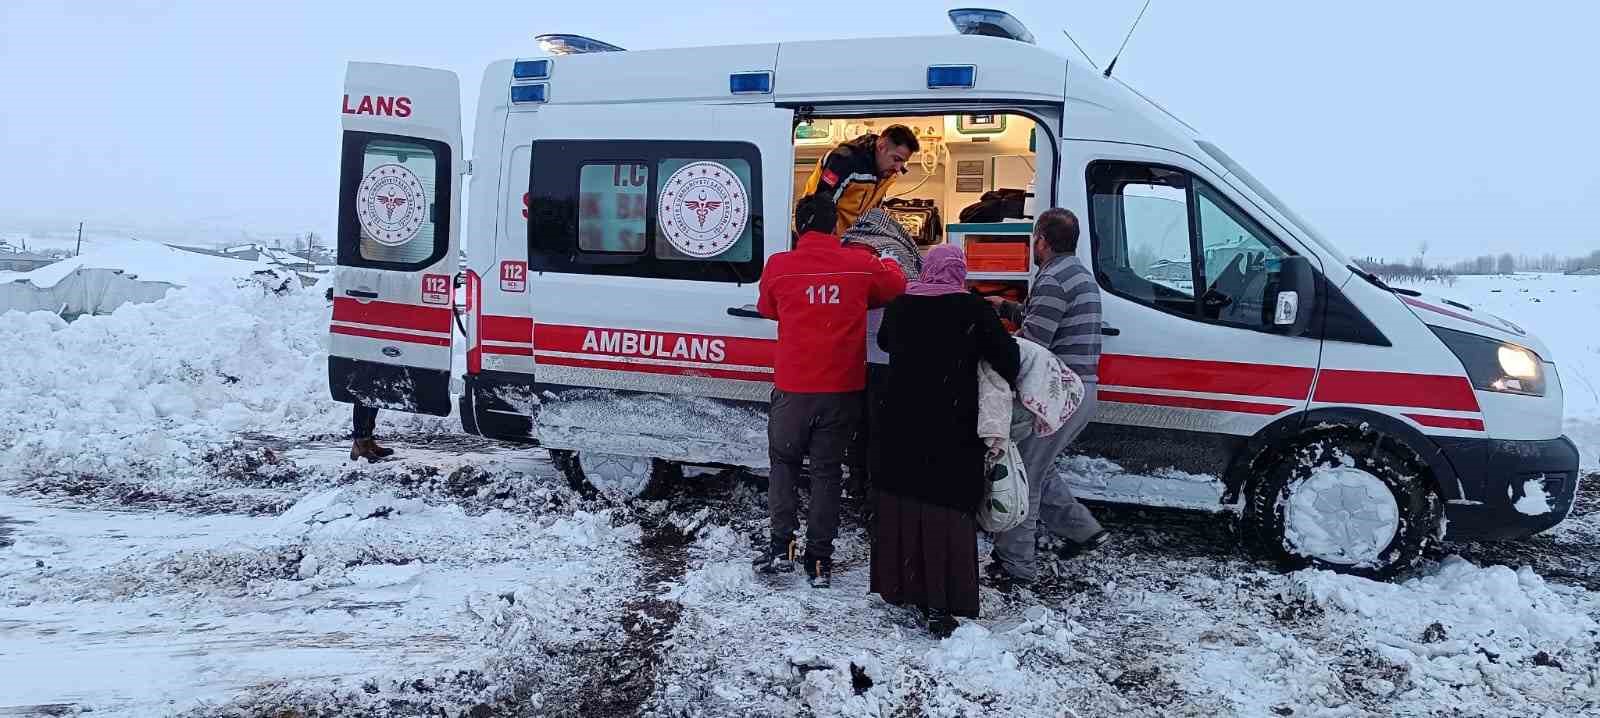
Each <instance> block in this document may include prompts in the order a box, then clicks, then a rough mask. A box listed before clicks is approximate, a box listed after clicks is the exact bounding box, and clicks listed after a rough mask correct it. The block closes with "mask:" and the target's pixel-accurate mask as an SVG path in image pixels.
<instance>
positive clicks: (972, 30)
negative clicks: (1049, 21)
mask: <svg viewBox="0 0 1600 718" xmlns="http://www.w3.org/2000/svg"><path fill="white" fill-rule="evenodd" d="M950 24H951V25H954V26H956V32H959V33H961V34H963V35H986V36H988V37H1003V38H1006V39H1008V40H1016V41H1017V42H1025V43H1028V44H1029V45H1033V44H1036V43H1035V42H1034V41H1033V33H1031V32H1028V28H1027V27H1026V26H1024V25H1023V24H1022V21H1020V20H1018V19H1016V18H1015V17H1012V16H1011V13H1008V12H1005V11H1003V10H991V9H989V8H982V7H963V8H956V9H955V10H951V11H950Z"/></svg>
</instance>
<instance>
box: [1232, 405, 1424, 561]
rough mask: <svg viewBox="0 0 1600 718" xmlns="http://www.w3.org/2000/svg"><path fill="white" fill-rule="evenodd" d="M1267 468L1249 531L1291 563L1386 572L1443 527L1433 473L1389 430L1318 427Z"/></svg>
mask: <svg viewBox="0 0 1600 718" xmlns="http://www.w3.org/2000/svg"><path fill="white" fill-rule="evenodd" d="M1261 468H1262V471H1261V472H1260V473H1259V474H1258V478H1257V479H1256V480H1255V481H1254V482H1252V485H1251V486H1250V488H1249V491H1248V493H1247V497H1246V498H1247V502H1246V505H1245V509H1244V515H1243V516H1242V517H1241V518H1242V527H1241V528H1242V529H1243V531H1242V533H1243V536H1244V538H1245V540H1246V541H1247V542H1249V543H1250V544H1252V545H1253V547H1254V548H1255V549H1256V550H1257V551H1259V552H1261V553H1263V554H1264V555H1265V556H1266V557H1267V558H1270V559H1274V560H1277V561H1278V562H1280V563H1281V564H1282V565H1283V566H1284V567H1286V568H1289V569H1300V568H1308V567H1309V568H1319V569H1325V570H1329V571H1336V572H1339V573H1345V574H1352V575H1357V576H1365V577H1367V578H1373V579H1386V578H1389V577H1392V576H1394V575H1395V574H1396V573H1399V572H1401V571H1404V570H1406V569H1409V568H1411V567H1413V566H1415V565H1416V564H1417V562H1418V561H1419V560H1421V558H1422V555H1423V553H1424V552H1425V551H1426V550H1427V549H1428V548H1429V547H1430V546H1432V545H1433V544H1434V543H1435V542H1437V541H1438V540H1439V539H1440V537H1441V535H1442V534H1443V531H1442V528H1443V521H1444V503H1443V502H1442V501H1441V500H1440V498H1439V493H1438V491H1437V490H1436V485H1435V482H1434V480H1433V476H1432V474H1431V473H1430V472H1429V471H1428V469H1427V465H1426V464H1425V463H1424V462H1423V461H1422V459H1421V458H1420V457H1418V456H1417V454H1416V452H1414V451H1412V450H1411V449H1410V448H1409V447H1408V446H1406V445H1405V444H1403V443H1401V442H1399V441H1398V440H1395V439H1393V438H1392V437H1386V436H1383V435H1379V434H1373V433H1370V432H1363V431H1360V430H1357V429H1353V428H1343V427H1340V428H1332V429H1326V430H1321V431H1318V432H1315V433H1311V434H1307V435H1301V436H1299V437H1296V438H1294V439H1291V440H1290V441H1289V442H1288V443H1287V444H1285V445H1284V446H1282V447H1281V448H1279V449H1278V450H1277V451H1275V452H1273V454H1272V455H1271V456H1270V457H1269V458H1268V459H1267V460H1266V461H1264V462H1261Z"/></svg>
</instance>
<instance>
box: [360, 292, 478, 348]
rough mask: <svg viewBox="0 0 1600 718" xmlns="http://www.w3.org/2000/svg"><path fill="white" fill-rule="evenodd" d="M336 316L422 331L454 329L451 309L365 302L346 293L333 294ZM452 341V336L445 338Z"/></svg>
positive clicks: (447, 332) (440, 331) (447, 342)
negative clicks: (451, 320) (337, 295)
mask: <svg viewBox="0 0 1600 718" xmlns="http://www.w3.org/2000/svg"><path fill="white" fill-rule="evenodd" d="M333 320H334V321H336V322H354V323H356V324H372V325H376V326H382V327H393V328H395V329H410V330H412V331H419V332H439V333H441V334H449V333H450V310H449V309H447V308H445V307H423V306H418V305H416V304H399V303H396V302H366V303H364V304H363V303H361V302H358V301H356V300H354V299H346V298H344V297H334V298H333ZM445 344H446V345H448V344H449V340H448V339H446V340H445Z"/></svg>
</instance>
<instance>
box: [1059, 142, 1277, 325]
mask: <svg viewBox="0 0 1600 718" xmlns="http://www.w3.org/2000/svg"><path fill="white" fill-rule="evenodd" d="M1088 180H1089V195H1090V197H1089V200H1090V202H1089V215H1090V217H1089V219H1090V222H1089V225H1090V232H1091V240H1092V242H1093V245H1094V261H1095V275H1096V277H1097V278H1098V279H1099V282H1100V285H1101V286H1102V287H1104V288H1105V289H1106V290H1107V291H1110V292H1112V293H1114V294H1117V295H1119V296H1121V297H1123V298H1125V299H1130V300H1132V301H1135V302H1139V303H1140V304H1145V305H1148V306H1151V307H1154V308H1156V309H1160V310H1162V311H1165V312H1168V313H1171V314H1179V315H1183V316H1188V317H1193V318H1197V319H1201V320H1205V321H1211V322H1217V323H1221V324H1228V325H1232V326H1239V327H1246V328H1251V329H1270V328H1272V318H1271V315H1270V314H1269V313H1268V312H1267V311H1266V307H1265V294H1266V291H1267V289H1268V284H1269V282H1270V280H1271V273H1272V272H1274V271H1276V269H1277V267H1278V260H1281V259H1283V258H1284V257H1287V256H1289V252H1288V251H1287V250H1286V249H1284V248H1283V247H1282V245H1279V244H1278V243H1277V242H1276V241H1275V240H1273V239H1272V237H1271V235H1270V234H1268V233H1267V232H1266V231H1265V230H1264V229H1263V228H1262V227H1261V225H1260V224H1258V223H1257V222H1256V221H1255V220H1253V219H1251V218H1250V216H1249V215H1247V214H1245V213H1244V212H1243V211H1242V210H1240V209H1239V208H1238V207H1237V206H1235V205H1234V204H1233V203H1232V202H1230V201H1229V200H1228V199H1227V198H1226V197H1224V196H1223V195H1222V193H1220V192H1218V191H1217V190H1216V189H1215V188H1213V187H1211V186H1210V185H1207V184H1206V183H1205V182H1202V181H1200V180H1199V179H1196V178H1195V177H1193V176H1192V175H1189V174H1188V173H1186V172H1182V171H1180V170H1176V169H1173V168H1170V167H1161V166H1156V165H1141V164H1137V163H1131V162H1096V163H1094V164H1092V165H1090V166H1089V175H1088Z"/></svg>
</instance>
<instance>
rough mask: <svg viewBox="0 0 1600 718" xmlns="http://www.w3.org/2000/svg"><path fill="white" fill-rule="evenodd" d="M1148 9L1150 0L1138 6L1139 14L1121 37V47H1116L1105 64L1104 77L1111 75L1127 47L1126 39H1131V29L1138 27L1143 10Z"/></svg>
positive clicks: (1142, 16) (1145, 0)
mask: <svg viewBox="0 0 1600 718" xmlns="http://www.w3.org/2000/svg"><path fill="white" fill-rule="evenodd" d="M1149 9H1150V0H1144V7H1142V8H1139V16H1138V17H1136V18H1134V19H1133V26H1132V27H1129V28H1128V36H1127V37H1124V38H1122V47H1119V48H1117V54H1115V55H1112V56H1111V64H1109V65H1106V72H1105V76H1106V77H1110V76H1111V71H1112V70H1113V69H1115V68H1116V66H1117V58H1120V57H1122V51H1123V50H1125V49H1127V47H1128V41H1129V40H1132V39H1133V31H1134V30H1135V29H1137V28H1138V27H1139V21H1140V20H1143V19H1144V11H1146V10H1149Z"/></svg>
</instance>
